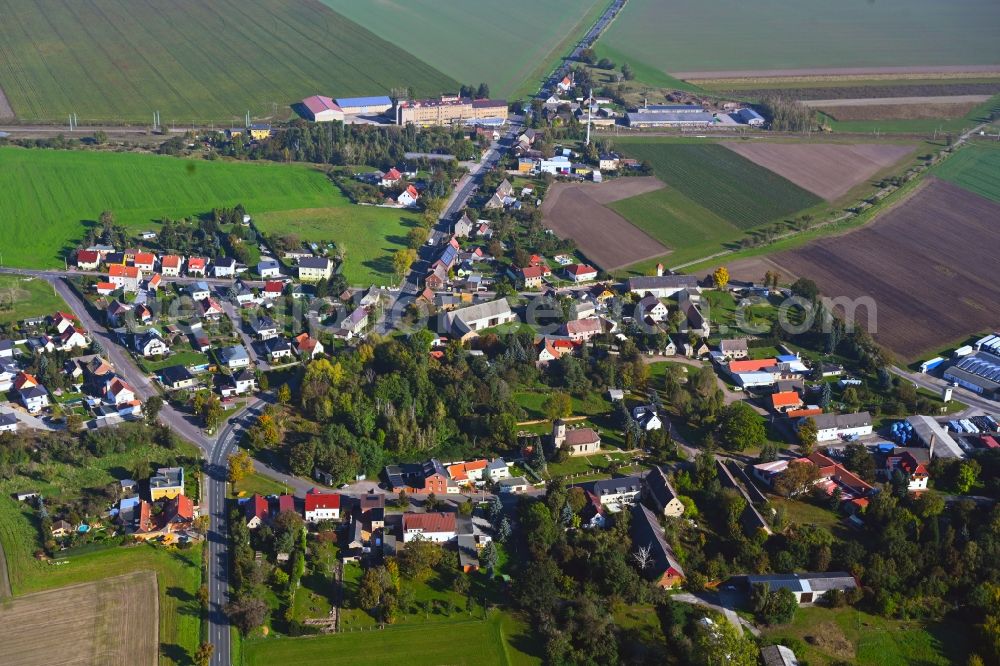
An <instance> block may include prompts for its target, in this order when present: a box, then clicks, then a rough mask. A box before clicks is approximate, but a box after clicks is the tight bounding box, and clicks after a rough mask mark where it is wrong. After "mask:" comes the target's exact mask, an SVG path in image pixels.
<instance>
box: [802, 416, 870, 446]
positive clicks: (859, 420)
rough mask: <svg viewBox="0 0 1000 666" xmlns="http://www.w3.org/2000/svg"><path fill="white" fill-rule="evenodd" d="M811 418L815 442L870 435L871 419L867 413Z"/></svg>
mask: <svg viewBox="0 0 1000 666" xmlns="http://www.w3.org/2000/svg"><path fill="white" fill-rule="evenodd" d="M811 418H812V419H813V421H815V422H816V428H817V433H816V441H817V442H830V441H833V440H835V439H838V438H840V437H861V436H864V435H870V434H872V417H871V414H869V413H868V412H858V413H856V414H820V415H819V416H813V417H811Z"/></svg>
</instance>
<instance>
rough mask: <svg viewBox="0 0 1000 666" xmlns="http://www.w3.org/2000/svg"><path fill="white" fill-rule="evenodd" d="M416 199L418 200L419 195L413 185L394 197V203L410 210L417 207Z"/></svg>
mask: <svg viewBox="0 0 1000 666" xmlns="http://www.w3.org/2000/svg"><path fill="white" fill-rule="evenodd" d="M418 199H420V193H419V192H417V188H416V187H414V186H413V185H407V186H406V189H405V190H403V191H402V192H401V193H400V194H399V196H398V197H396V203H398V204H399V205H400V206H404V207H406V208H412V207H413V206H416V205H417V200H418Z"/></svg>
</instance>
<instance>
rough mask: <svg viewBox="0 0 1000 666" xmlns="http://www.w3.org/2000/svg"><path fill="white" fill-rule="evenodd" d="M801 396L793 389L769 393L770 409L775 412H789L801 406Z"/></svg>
mask: <svg viewBox="0 0 1000 666" xmlns="http://www.w3.org/2000/svg"><path fill="white" fill-rule="evenodd" d="M802 404H803V403H802V396H800V395H799V394H798V393H797V392H795V391H781V392H779V393H772V394H771V409H772V410H774V411H775V412H778V413H781V412H790V411H794V410H797V409H799V408H800V407H802Z"/></svg>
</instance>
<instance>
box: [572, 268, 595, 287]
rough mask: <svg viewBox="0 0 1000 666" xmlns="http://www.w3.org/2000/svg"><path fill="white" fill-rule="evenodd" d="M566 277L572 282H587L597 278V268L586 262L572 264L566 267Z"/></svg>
mask: <svg viewBox="0 0 1000 666" xmlns="http://www.w3.org/2000/svg"><path fill="white" fill-rule="evenodd" d="M566 277H567V278H569V279H570V280H572V281H573V282H576V283H580V282H589V281H590V280H596V279H597V269H596V268H594V267H593V266H588V265H587V264H572V265H570V266H567V267H566Z"/></svg>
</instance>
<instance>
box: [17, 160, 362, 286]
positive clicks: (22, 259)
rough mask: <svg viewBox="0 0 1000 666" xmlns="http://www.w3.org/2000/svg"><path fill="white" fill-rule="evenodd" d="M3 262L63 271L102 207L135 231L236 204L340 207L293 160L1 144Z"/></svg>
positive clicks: (333, 194)
mask: <svg viewBox="0 0 1000 666" xmlns="http://www.w3.org/2000/svg"><path fill="white" fill-rule="evenodd" d="M0 192H3V193H4V196H2V197H0V219H2V220H5V221H6V222H5V223H4V232H5V236H4V237H5V242H4V244H3V260H4V264H5V265H8V266H19V267H25V268H56V267H59V268H61V267H63V265H64V264H63V261H64V258H65V257H66V256H67V254H68V252H69V251H70V250H72V249H73V248H74V247H75V246H76V244H77V243H78V242H79V241H80V239H82V238H83V236H84V233H85V231H86V228H87V227H88V226H91V227H92V226H95V225H96V222H95V221H96V220H97V218H98V216H99V215H100V213H101V211H103V210H110V211H112V212H113V213H114V215H115V219H116V221H118V222H119V223H122V224H125V225H127V226H129V227H132V228H134V229H137V230H139V229H149V228H151V229H155V228H156V224H155V223H156V222H158V221H159V220H160V219H162V218H163V217H164V216H168V217H171V218H175V219H176V218H181V217H185V216H195V215H202V214H205V213H208V212H210V211H211V210H212V208H214V207H218V206H234V205H236V204H238V203H242V204H243V205H244V206H245V207H246V209H247V211H249V212H250V214H251V215H253V216H255V217H256V216H257V215H258V214H260V213H264V212H267V211H275V210H291V209H298V208H317V207H327V206H346V205H348V204H347V200H346V199H345V198H344V197H343V195H341V193H340V191H339V190H338V189H337V188H336V187H335V186H334V185H333V184H332V183H331V182H330V181H329V180H328V179H327V177H326V174H324V173H323V172H321V171H319V170H317V169H315V168H313V167H310V166H306V165H301V164H273V163H250V162H226V161H221V160H219V161H211V162H210V161H205V160H185V159H180V158H176V157H166V156H159V155H139V154H131V153H100V152H92V151H82V150H81V151H64V150H41V149H35V150H27V149H23V148H14V147H5V148H0Z"/></svg>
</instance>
